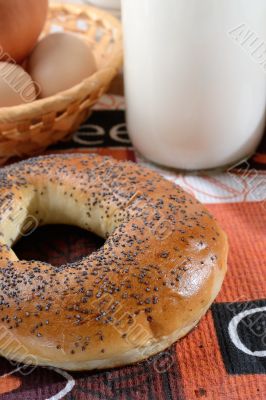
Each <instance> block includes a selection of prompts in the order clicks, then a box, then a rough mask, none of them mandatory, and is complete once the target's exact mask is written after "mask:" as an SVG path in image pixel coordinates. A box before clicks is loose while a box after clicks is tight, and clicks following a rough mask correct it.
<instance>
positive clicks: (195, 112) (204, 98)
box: [122, 0, 266, 169]
mask: <svg viewBox="0 0 266 400" xmlns="http://www.w3.org/2000/svg"><path fill="white" fill-rule="evenodd" d="M122 14H123V24H124V36H125V76H126V94H127V107H128V108H127V121H128V127H129V133H130V136H131V139H132V141H133V144H134V146H135V147H136V149H137V150H139V152H140V153H141V154H143V155H144V156H145V157H146V158H148V159H150V160H151V161H154V162H156V163H159V164H162V165H166V166H170V167H175V168H183V169H203V168H214V167H218V166H225V165H227V164H232V163H234V162H236V161H238V160H240V159H242V158H243V157H245V156H247V155H249V154H251V153H252V152H254V150H255V148H256V146H257V145H258V143H259V141H260V139H261V137H262V133H263V128H264V126H265V108H266V1H265V0H122ZM252 35H253V36H252ZM253 42H254V43H253ZM256 48H258V49H257V50H256Z"/></svg>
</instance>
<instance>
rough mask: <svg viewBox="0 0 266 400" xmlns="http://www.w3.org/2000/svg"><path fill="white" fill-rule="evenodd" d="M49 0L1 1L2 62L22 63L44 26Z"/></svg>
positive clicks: (0, 39)
mask: <svg viewBox="0 0 266 400" xmlns="http://www.w3.org/2000/svg"><path fill="white" fill-rule="evenodd" d="M47 11H48V0H0V60H2V61H12V62H21V61H22V60H23V59H24V58H25V57H26V56H27V55H28V54H29V53H30V52H31V50H32V49H33V47H34V46H35V44H36V42H37V40H38V37H39V35H40V33H41V31H42V28H43V26H44V23H45V20H46V16H47Z"/></svg>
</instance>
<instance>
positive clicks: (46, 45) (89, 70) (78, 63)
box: [27, 32, 97, 98]
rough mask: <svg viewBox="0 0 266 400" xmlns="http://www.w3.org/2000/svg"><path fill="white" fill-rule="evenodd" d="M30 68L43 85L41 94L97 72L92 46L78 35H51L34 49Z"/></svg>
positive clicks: (51, 92) (52, 93)
mask: <svg viewBox="0 0 266 400" xmlns="http://www.w3.org/2000/svg"><path fill="white" fill-rule="evenodd" d="M27 70H28V72H29V74H30V75H31V76H32V78H33V80H34V81H36V82H38V84H39V85H40V88H41V92H40V96H39V97H40V98H45V97H49V96H52V95H55V94H57V93H59V92H62V91H64V90H67V89H70V88H72V87H73V86H75V85H77V84H78V83H81V82H82V81H83V80H84V79H86V78H88V77H89V76H90V75H92V74H93V73H94V72H96V70H97V68H96V61H95V58H94V55H93V53H92V50H91V49H90V46H89V45H88V44H87V43H86V42H85V41H84V40H82V39H80V38H79V37H78V36H77V35H75V34H72V33H63V32H57V33H52V34H50V35H47V36H46V37H45V38H44V39H42V40H41V41H40V42H39V43H38V44H37V46H36V47H35V49H34V50H33V52H32V54H31V56H30V58H29V61H28V66H27Z"/></svg>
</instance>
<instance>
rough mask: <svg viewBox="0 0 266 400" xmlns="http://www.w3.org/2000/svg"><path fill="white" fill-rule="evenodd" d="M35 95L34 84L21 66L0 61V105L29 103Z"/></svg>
mask: <svg viewBox="0 0 266 400" xmlns="http://www.w3.org/2000/svg"><path fill="white" fill-rule="evenodd" d="M36 97H37V93H36V87H35V84H34V82H33V81H32V79H31V77H30V76H29V74H27V72H25V71H24V69H23V68H22V67H20V66H19V65H15V64H10V63H7V62H0V107H10V106H17V105H19V104H24V103H30V102H32V101H34V100H35V99H36Z"/></svg>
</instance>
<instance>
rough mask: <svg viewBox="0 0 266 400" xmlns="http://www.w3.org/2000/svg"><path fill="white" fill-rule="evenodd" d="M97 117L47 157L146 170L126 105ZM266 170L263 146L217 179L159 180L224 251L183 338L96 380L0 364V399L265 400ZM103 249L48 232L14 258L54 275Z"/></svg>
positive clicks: (85, 238)
mask: <svg viewBox="0 0 266 400" xmlns="http://www.w3.org/2000/svg"><path fill="white" fill-rule="evenodd" d="M96 110H97V111H95V112H94V114H93V115H92V117H91V118H90V119H89V120H88V121H87V122H86V123H85V124H84V125H83V126H82V127H81V128H80V130H79V132H76V133H75V134H73V135H72V137H71V138H70V139H69V140H67V141H65V142H64V143H61V144H59V145H58V146H56V147H54V148H52V149H50V150H49V152H52V153H54V152H85V153H87V152H97V153H99V154H108V155H112V156H113V157H115V158H117V159H123V160H124V159H130V160H133V161H136V162H143V161H142V160H141V159H139V158H138V157H137V156H136V155H135V153H134V151H133V149H132V147H131V144H130V141H129V138H128V135H127V132H126V125H125V115H124V99H123V98H122V97H114V96H110V95H109V96H105V97H104V98H103V99H102V100H101V101H100V103H99V104H98V105H97V107H96ZM152 168H154V167H152ZM265 168H266V141H265V140H264V143H262V144H261V147H260V149H259V151H258V153H257V154H256V155H255V156H254V157H253V158H252V159H251V160H249V161H246V162H244V163H242V164H241V165H236V166H235V168H233V169H230V170H228V171H226V172H224V173H220V174H202V175H197V176H196V175H190V174H187V175H180V174H177V173H174V172H169V171H167V170H159V172H160V173H162V174H163V175H165V176H166V177H167V178H168V179H171V180H173V181H175V182H176V183H178V184H180V185H181V186H182V187H183V188H184V189H185V190H187V191H189V192H191V193H193V194H194V195H195V196H196V197H197V198H198V199H199V200H201V201H202V202H203V203H205V204H206V206H207V207H208V209H209V210H210V211H211V212H212V213H213V214H214V215H215V216H216V218H217V219H218V220H219V222H220V224H221V225H222V226H223V228H224V229H225V231H226V232H227V233H228V236H229V241H230V254H229V271H228V274H227V277H226V279H225V282H224V285H223V288H222V291H221V293H220V294H219V296H218V298H217V299H216V302H215V304H214V305H213V306H212V307H211V309H210V310H209V312H208V313H207V315H206V316H205V317H204V318H203V320H202V321H201V322H200V324H199V326H198V327H197V328H196V329H194V330H193V331H192V332H191V333H190V334H189V335H188V336H187V337H185V338H184V339H182V340H180V341H179V342H178V343H176V344H174V345H173V346H172V347H171V348H169V349H168V350H167V351H165V352H164V353H161V354H159V355H157V356H155V357H152V358H151V359H149V360H147V361H145V362H142V363H139V364H136V365H133V366H129V367H125V368H118V369H115V370H108V371H101V372H84V373H66V372H64V371H61V370H55V369H45V368H27V369H23V367H22V366H20V365H14V364H12V363H9V362H8V361H6V360H4V359H0V399H1V400H44V399H45V400H48V399H49V400H59V399H66V400H85V399H86V400H96V399H97V400H98V399H99V400H100V399H108V400H113V399H114V400H157V399H158V400H170V399H172V400H181V399H182V400H183V399H184V400H193V399H205V400H207V399H208V400H220V399H222V400H255V399H260V400H262V399H266V375H265V373H266V282H265V281H266V235H265V233H266V229H265V225H266V179H265V174H266V172H265ZM157 169H158V168H157ZM101 244H102V240H101V239H99V238H95V236H93V235H91V234H89V233H86V232H84V231H81V230H79V229H77V228H72V227H60V226H56V227H49V226H48V227H44V228H40V229H38V230H37V231H35V232H34V233H33V234H32V235H31V237H30V239H29V238H24V239H22V240H21V241H20V242H19V243H18V244H17V245H16V248H15V250H16V252H17V254H18V255H19V257H20V258H24V259H32V258H37V259H39V260H44V261H48V262H51V263H53V264H55V265H59V264H61V263H65V262H72V261H75V260H77V259H79V258H80V257H82V256H84V255H87V254H88V253H89V252H91V251H93V250H94V249H96V248H98V247H99V246H100V245H101ZM66 329H67V327H66ZM0 340H1V332H0Z"/></svg>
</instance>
